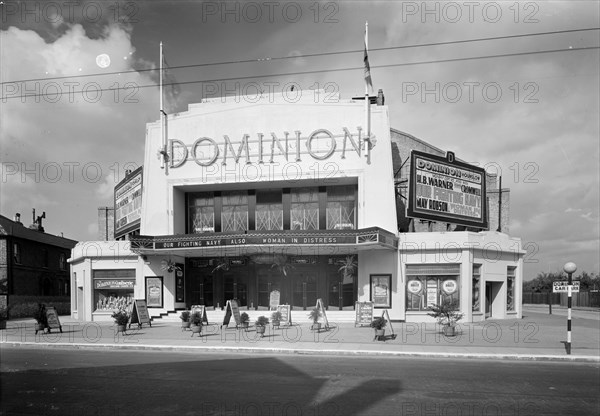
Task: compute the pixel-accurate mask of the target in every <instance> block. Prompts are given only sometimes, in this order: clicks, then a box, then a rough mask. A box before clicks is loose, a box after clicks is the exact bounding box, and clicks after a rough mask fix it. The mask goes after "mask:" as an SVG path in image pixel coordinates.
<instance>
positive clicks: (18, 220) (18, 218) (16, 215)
mask: <svg viewBox="0 0 600 416" xmlns="http://www.w3.org/2000/svg"><path fill="white" fill-rule="evenodd" d="M15 222H16V223H17V224H19V225H23V223H22V222H21V214H19V213H18V212H17V213H16V214H15Z"/></svg>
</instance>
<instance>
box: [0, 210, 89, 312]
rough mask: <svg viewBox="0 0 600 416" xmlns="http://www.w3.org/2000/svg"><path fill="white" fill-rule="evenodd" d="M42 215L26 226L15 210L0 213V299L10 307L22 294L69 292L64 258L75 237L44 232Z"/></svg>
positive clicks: (43, 215) (59, 293)
mask: <svg viewBox="0 0 600 416" xmlns="http://www.w3.org/2000/svg"><path fill="white" fill-rule="evenodd" d="M44 218H45V213H44V214H42V215H41V216H37V217H36V215H35V210H33V223H32V224H31V225H30V226H29V227H27V226H25V225H24V224H23V223H22V222H21V215H20V214H16V215H15V217H14V219H13V220H11V219H9V218H7V217H5V216H3V215H0V302H1V305H5V304H8V305H9V306H10V307H12V306H14V305H15V304H16V303H18V302H19V298H20V297H24V296H27V297H29V296H38V297H42V296H65V297H67V296H70V284H69V280H70V273H69V264H68V263H67V259H68V258H69V256H70V253H71V249H72V248H73V247H75V245H76V244H77V241H75V240H71V239H69V238H64V237H60V236H56V235H52V234H48V233H46V232H44V227H43V226H42V220H43V219H44Z"/></svg>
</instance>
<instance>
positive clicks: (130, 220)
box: [115, 166, 142, 238]
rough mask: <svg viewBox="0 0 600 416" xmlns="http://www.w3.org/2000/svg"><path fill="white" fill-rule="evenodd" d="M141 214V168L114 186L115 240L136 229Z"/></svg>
mask: <svg viewBox="0 0 600 416" xmlns="http://www.w3.org/2000/svg"><path fill="white" fill-rule="evenodd" d="M141 214H142V167H141V166H140V167H139V168H137V169H136V170H134V171H133V172H131V173H130V174H129V175H127V176H126V177H125V179H123V180H122V181H121V182H119V183H118V185H117V186H115V238H119V237H122V236H123V235H125V234H127V233H129V232H131V231H133V230H135V229H138V228H139V227H140V222H141Z"/></svg>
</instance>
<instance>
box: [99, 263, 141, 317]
mask: <svg viewBox="0 0 600 416" xmlns="http://www.w3.org/2000/svg"><path fill="white" fill-rule="evenodd" d="M93 276H94V306H95V308H96V310H95V312H102V311H107V312H110V311H114V310H118V309H129V308H130V307H131V305H132V303H133V299H134V296H133V289H134V286H135V270H94V274H93Z"/></svg>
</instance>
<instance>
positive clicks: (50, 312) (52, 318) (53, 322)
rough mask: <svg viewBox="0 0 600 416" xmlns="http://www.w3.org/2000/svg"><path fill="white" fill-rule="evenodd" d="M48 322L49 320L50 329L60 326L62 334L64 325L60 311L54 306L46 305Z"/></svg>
mask: <svg viewBox="0 0 600 416" xmlns="http://www.w3.org/2000/svg"><path fill="white" fill-rule="evenodd" d="M46 322H48V329H54V328H58V329H59V330H60V332H61V334H62V326H61V324H60V321H59V320H58V312H56V308H55V307H54V306H48V307H46Z"/></svg>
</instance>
